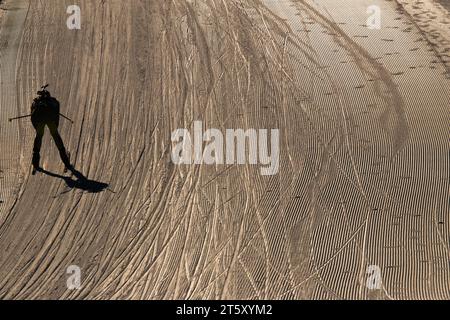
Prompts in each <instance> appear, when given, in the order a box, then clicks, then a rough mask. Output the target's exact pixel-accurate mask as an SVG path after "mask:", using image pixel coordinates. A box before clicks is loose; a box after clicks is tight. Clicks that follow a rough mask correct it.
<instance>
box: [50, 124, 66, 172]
mask: <svg viewBox="0 0 450 320" xmlns="http://www.w3.org/2000/svg"><path fill="white" fill-rule="evenodd" d="M47 126H48V128H49V129H50V134H51V135H52V137H53V140H54V141H55V144H56V147H57V148H58V150H59V156H60V157H61V160H62V162H63V163H64V165H65V166H66V168H67V169H70V168H71V167H72V166H71V164H70V160H69V157H68V156H67V152H66V148H65V147H64V143H63V141H62V139H61V136H60V135H59V132H58V126H57V125H56V123H49V124H47Z"/></svg>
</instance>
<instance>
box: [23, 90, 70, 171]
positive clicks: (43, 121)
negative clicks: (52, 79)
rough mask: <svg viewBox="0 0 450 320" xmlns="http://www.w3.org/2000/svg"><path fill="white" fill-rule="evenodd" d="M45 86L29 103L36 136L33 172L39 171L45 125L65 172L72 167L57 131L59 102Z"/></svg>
mask: <svg viewBox="0 0 450 320" xmlns="http://www.w3.org/2000/svg"><path fill="white" fill-rule="evenodd" d="M47 86H48V85H45V86H43V87H42V88H41V90H40V91H38V92H37V95H38V96H37V97H36V98H35V99H34V101H33V104H32V105H31V123H32V124H33V127H34V129H35V130H36V138H35V139H34V146H33V159H32V165H33V174H35V173H36V171H40V170H41V168H40V167H39V161H40V158H41V157H40V151H41V146H42V138H43V136H44V129H45V126H47V127H48V129H49V130H50V134H51V135H52V137H53V140H54V141H55V144H56V147H57V148H58V151H59V155H60V157H61V160H62V162H63V163H64V166H65V170H64V171H65V172H67V170H71V169H72V165H71V164H70V160H69V156H68V155H67V152H66V148H65V147H64V143H63V141H62V139H61V136H60V135H59V132H58V126H59V115H60V113H59V102H58V100H56V99H55V98H54V97H52V96H51V95H50V92H48V91H47V89H46V88H47Z"/></svg>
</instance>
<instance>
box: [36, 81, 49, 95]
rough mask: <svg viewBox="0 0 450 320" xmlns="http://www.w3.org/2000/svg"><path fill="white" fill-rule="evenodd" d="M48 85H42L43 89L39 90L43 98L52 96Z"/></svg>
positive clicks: (38, 93)
mask: <svg viewBox="0 0 450 320" xmlns="http://www.w3.org/2000/svg"><path fill="white" fill-rule="evenodd" d="M47 87H48V84H46V85H45V86H42V87H41V90H39V91H38V92H37V95H38V96H39V97H41V98H47V97H50V92H48V91H47Z"/></svg>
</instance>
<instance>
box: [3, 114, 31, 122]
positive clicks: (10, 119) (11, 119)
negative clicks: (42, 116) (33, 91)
mask: <svg viewBox="0 0 450 320" xmlns="http://www.w3.org/2000/svg"><path fill="white" fill-rule="evenodd" d="M29 117H31V114H29V115H26V116H20V117H15V118H9V119H8V121H9V122H11V121H13V120H19V119H23V118H29Z"/></svg>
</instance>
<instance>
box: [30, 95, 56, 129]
mask: <svg viewBox="0 0 450 320" xmlns="http://www.w3.org/2000/svg"><path fill="white" fill-rule="evenodd" d="M31 121H32V122H33V123H42V122H44V123H46V124H48V123H53V124H55V125H56V126H57V127H58V124H59V102H58V100H56V99H55V98H53V97H51V96H50V94H48V95H43V96H40V97H37V98H35V99H34V101H33V104H32V105H31Z"/></svg>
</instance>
